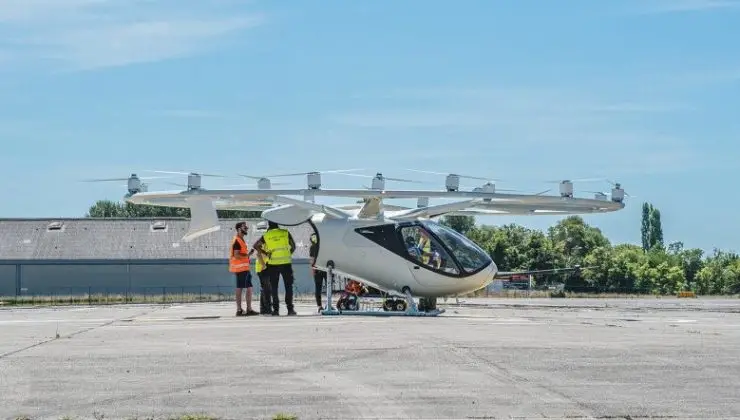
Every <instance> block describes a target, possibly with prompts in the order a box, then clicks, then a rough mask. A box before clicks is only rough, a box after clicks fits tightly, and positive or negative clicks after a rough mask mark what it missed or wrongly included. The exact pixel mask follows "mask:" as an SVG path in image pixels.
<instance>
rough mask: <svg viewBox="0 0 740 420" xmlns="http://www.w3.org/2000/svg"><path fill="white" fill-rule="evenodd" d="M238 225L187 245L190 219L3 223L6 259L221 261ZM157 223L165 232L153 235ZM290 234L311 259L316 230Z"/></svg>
mask: <svg viewBox="0 0 740 420" xmlns="http://www.w3.org/2000/svg"><path fill="white" fill-rule="evenodd" d="M237 221H238V220H228V219H224V220H221V230H220V231H218V232H213V233H209V234H207V235H204V236H201V237H199V238H196V239H195V240H193V241H192V242H182V241H181V240H180V239H181V238H182V237H183V236H184V235H185V233H186V232H187V230H188V225H189V224H190V221H189V220H187V219H96V218H90V219H84V218H83V219H0V260H25V259H45V260H52V259H53V260H56V259H63V260H74V259H211V258H215V259H221V258H227V257H228V246H229V243H230V241H231V238H232V237H233V235H234V224H235V223H236V222H237ZM259 221H260V220H247V223H248V224H249V226H250V231H249V234H248V235H247V243H248V244H249V245H250V246H251V244H253V243H254V242H255V241H256V240H257V239H258V238H259V237H260V236H261V235H262V232H257V231H256V229H255V227H256V224H257V223H258V222H259ZM155 222H162V224H163V225H164V229H163V230H153V229H152V226H153V225H154V224H155ZM54 224H58V225H59V226H57V228H58V229H59V230H54V227H53V225H54ZM50 226H51V227H52V228H51V229H50ZM287 229H288V231H290V233H291V234H292V236H293V239H294V240H295V242H296V245H297V246H298V247H297V248H298V249H296V252H295V254H294V258H308V248H309V246H310V239H309V236H310V234H311V233H312V232H313V229H312V228H311V226H309V225H307V224H303V225H300V226H291V227H288V228H287Z"/></svg>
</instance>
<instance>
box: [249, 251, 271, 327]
mask: <svg viewBox="0 0 740 420" xmlns="http://www.w3.org/2000/svg"><path fill="white" fill-rule="evenodd" d="M256 245H257V244H256V243H255V246H253V247H252V249H250V250H249V253H250V255H251V254H252V253H253V252H254V251H255V250H257V258H256V259H255V262H254V270H255V271H256V272H257V276H258V277H259V279H260V314H262V315H270V314H271V313H272V287H271V286H270V272H269V271H268V270H267V262H268V261H269V257H268V256H267V254H265V253H264V252H262V250H261V248H258V247H257V246H256Z"/></svg>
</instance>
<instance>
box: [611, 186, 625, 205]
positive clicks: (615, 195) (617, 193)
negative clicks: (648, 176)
mask: <svg viewBox="0 0 740 420" xmlns="http://www.w3.org/2000/svg"><path fill="white" fill-rule="evenodd" d="M612 201H614V202H615V203H621V202H622V201H624V190H623V189H622V187H621V186H620V185H619V184H617V185H615V186H614V188H612Z"/></svg>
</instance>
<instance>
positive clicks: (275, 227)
mask: <svg viewBox="0 0 740 420" xmlns="http://www.w3.org/2000/svg"><path fill="white" fill-rule="evenodd" d="M278 227H279V226H278V224H277V223H275V222H271V221H269V220H268V221H267V228H268V229H277V228H278Z"/></svg>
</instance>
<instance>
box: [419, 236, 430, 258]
mask: <svg viewBox="0 0 740 420" xmlns="http://www.w3.org/2000/svg"><path fill="white" fill-rule="evenodd" d="M419 248H421V249H422V251H424V253H427V254H431V252H432V243H431V241H430V240H429V239H424V238H422V239H420V240H419ZM430 259H431V256H429V255H423V254H422V257H421V261H422V262H423V263H424V264H429V260H430Z"/></svg>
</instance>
